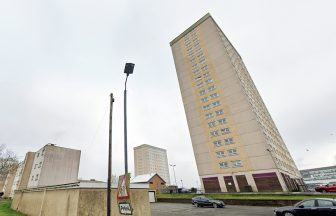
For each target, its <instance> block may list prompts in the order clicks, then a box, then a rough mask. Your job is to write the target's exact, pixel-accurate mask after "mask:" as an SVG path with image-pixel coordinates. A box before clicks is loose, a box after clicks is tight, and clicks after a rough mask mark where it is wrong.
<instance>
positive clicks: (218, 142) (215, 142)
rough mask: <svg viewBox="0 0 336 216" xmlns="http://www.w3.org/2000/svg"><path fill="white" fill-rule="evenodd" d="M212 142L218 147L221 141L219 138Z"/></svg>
mask: <svg viewBox="0 0 336 216" xmlns="http://www.w3.org/2000/svg"><path fill="white" fill-rule="evenodd" d="M213 144H214V145H215V146H216V147H220V146H222V141H220V140H216V141H214V142H213Z"/></svg>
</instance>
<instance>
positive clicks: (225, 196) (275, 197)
mask: <svg viewBox="0 0 336 216" xmlns="http://www.w3.org/2000/svg"><path fill="white" fill-rule="evenodd" d="M195 196H199V194H158V196H157V197H158V198H170V199H191V198H193V197H195ZM205 196H206V197H209V198H213V199H224V200H225V199H240V200H298V201H300V200H304V199H310V198H334V199H336V194H291V193H288V194H287V193H286V194H253V193H251V194H248V193H242V194H240V193H237V194H225V193H223V194H205Z"/></svg>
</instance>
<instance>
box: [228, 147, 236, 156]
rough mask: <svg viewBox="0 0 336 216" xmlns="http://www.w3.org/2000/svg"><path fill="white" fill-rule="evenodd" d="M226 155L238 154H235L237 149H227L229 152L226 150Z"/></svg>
mask: <svg viewBox="0 0 336 216" xmlns="http://www.w3.org/2000/svg"><path fill="white" fill-rule="evenodd" d="M228 154H229V155H230V156H233V155H238V153H237V149H229V150H228Z"/></svg>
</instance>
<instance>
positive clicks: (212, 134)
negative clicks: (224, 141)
mask: <svg viewBox="0 0 336 216" xmlns="http://www.w3.org/2000/svg"><path fill="white" fill-rule="evenodd" d="M210 134H211V136H214V137H216V136H219V133H218V131H212V132H210Z"/></svg>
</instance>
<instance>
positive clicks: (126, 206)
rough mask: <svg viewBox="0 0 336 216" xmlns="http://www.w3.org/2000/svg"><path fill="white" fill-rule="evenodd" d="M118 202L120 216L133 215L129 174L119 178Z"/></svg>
mask: <svg viewBox="0 0 336 216" xmlns="http://www.w3.org/2000/svg"><path fill="white" fill-rule="evenodd" d="M117 200H118V207H119V213H120V214H122V215H132V214H133V209H132V206H131V197H130V174H129V173H127V174H125V175H121V176H119V181H118V194H117Z"/></svg>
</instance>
